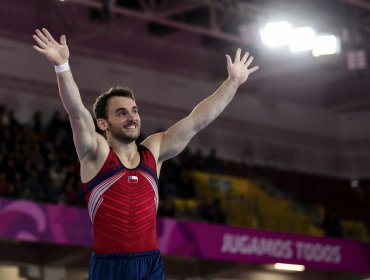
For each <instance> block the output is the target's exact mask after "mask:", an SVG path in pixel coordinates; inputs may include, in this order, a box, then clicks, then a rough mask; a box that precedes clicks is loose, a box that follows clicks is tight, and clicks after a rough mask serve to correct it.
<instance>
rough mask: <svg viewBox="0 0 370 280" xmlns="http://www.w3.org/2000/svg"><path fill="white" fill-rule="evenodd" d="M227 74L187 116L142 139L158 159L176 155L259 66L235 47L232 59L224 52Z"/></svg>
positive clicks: (221, 109) (209, 121) (215, 116)
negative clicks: (253, 63) (213, 90)
mask: <svg viewBox="0 0 370 280" xmlns="http://www.w3.org/2000/svg"><path fill="white" fill-rule="evenodd" d="M226 61H227V70H228V73H229V77H228V78H227V80H226V81H224V82H223V84H222V85H221V86H220V87H219V88H218V89H217V90H216V91H215V92H214V93H213V94H212V95H211V96H209V97H208V98H206V99H204V100H203V101H201V102H200V103H199V104H198V105H197V106H196V107H195V108H194V109H193V111H192V112H191V113H190V115H189V116H187V117H186V118H184V119H182V120H180V121H179V122H177V123H176V124H174V125H173V126H172V127H170V128H169V129H168V130H167V131H165V132H161V133H157V134H154V135H152V136H150V137H148V138H147V139H146V140H144V142H143V144H144V145H146V146H147V147H148V148H150V149H151V150H152V152H154V153H155V154H156V155H157V156H158V163H162V162H163V161H165V160H167V159H169V158H172V157H174V156H176V155H178V154H179V153H180V152H181V151H182V150H183V149H184V148H185V147H186V145H187V144H188V143H189V141H190V140H191V139H192V138H193V136H194V135H195V134H197V133H198V132H199V131H200V130H202V129H203V128H204V127H206V126H207V125H208V124H210V123H211V122H212V121H213V120H214V119H216V118H217V117H218V116H219V115H220V114H221V112H222V111H223V110H224V109H225V107H226V106H227V105H228V104H229V103H230V102H231V100H232V99H233V97H234V95H235V93H236V91H237V89H238V88H239V86H240V85H241V84H243V83H244V82H245V81H246V80H247V79H248V77H249V75H250V74H251V73H253V72H254V71H256V70H258V66H255V67H253V68H251V69H249V68H248V67H249V66H250V64H251V63H252V61H253V56H249V53H245V54H244V55H243V57H241V50H240V49H238V50H237V51H236V55H235V59H234V62H233V61H232V60H231V58H230V56H229V55H226Z"/></svg>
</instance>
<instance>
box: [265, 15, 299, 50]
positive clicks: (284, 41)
mask: <svg viewBox="0 0 370 280" xmlns="http://www.w3.org/2000/svg"><path fill="white" fill-rule="evenodd" d="M292 30H293V27H292V25H291V24H290V23H289V22H286V21H279V22H270V23H266V25H265V26H264V27H263V29H261V30H260V36H261V40H262V42H263V43H265V44H266V45H267V46H269V47H281V46H287V45H288V44H289V41H290V38H291V33H292Z"/></svg>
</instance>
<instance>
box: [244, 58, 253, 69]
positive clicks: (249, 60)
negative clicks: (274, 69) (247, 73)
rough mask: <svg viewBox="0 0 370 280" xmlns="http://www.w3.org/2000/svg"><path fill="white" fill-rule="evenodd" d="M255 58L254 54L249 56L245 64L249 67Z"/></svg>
mask: <svg viewBox="0 0 370 280" xmlns="http://www.w3.org/2000/svg"><path fill="white" fill-rule="evenodd" d="M253 59H254V57H253V56H251V57H249V58H248V60H247V62H246V63H245V64H244V65H245V66H247V67H248V66H249V65H251V63H252V61H253Z"/></svg>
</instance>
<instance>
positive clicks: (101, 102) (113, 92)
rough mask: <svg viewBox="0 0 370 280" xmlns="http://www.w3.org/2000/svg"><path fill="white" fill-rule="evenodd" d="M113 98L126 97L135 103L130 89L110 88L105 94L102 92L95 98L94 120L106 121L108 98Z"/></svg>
mask: <svg viewBox="0 0 370 280" xmlns="http://www.w3.org/2000/svg"><path fill="white" fill-rule="evenodd" d="M113 96H122V97H127V98H131V99H132V100H134V101H135V97H134V93H133V92H132V90H131V89H130V88H128V87H122V86H115V87H111V88H110V89H109V90H107V91H106V92H103V93H102V94H100V95H99V96H98V97H97V98H96V100H95V103H94V106H93V111H94V116H95V119H107V118H108V115H107V103H108V100H109V98H111V97H113Z"/></svg>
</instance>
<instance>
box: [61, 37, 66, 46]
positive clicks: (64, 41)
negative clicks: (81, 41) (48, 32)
mask: <svg viewBox="0 0 370 280" xmlns="http://www.w3.org/2000/svg"><path fill="white" fill-rule="evenodd" d="M60 43H61V44H62V45H63V46H66V45H67V38H66V35H62V36H60Z"/></svg>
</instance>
